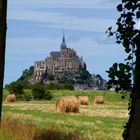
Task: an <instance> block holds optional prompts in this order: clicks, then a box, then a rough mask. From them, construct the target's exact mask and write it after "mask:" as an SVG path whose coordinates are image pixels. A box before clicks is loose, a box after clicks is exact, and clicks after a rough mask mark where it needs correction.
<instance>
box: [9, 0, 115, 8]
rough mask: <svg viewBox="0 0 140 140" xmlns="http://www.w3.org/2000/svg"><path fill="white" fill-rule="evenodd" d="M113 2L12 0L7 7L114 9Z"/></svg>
mask: <svg viewBox="0 0 140 140" xmlns="http://www.w3.org/2000/svg"><path fill="white" fill-rule="evenodd" d="M115 5H116V2H115V1H114V0H110V1H108V0H86V1H85V0H39V1H38V0H24V1H22V0H13V1H9V7H10V6H11V7H15V8H16V7H17V6H20V7H21V8H22V7H24V6H25V7H34V6H43V7H53V8H56V7H61V8H62V7H63V8H70V7H72V8H74V7H75V8H113V9H114V8H115Z"/></svg>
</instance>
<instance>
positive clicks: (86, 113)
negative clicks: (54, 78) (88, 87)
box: [3, 91, 128, 140]
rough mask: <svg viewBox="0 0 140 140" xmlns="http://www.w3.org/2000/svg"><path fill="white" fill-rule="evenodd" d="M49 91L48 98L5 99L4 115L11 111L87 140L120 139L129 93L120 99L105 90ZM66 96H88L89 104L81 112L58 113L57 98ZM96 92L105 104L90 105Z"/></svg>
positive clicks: (35, 122)
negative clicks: (49, 97)
mask: <svg viewBox="0 0 140 140" xmlns="http://www.w3.org/2000/svg"><path fill="white" fill-rule="evenodd" d="M26 92H30V91H26ZM52 94H53V99H52V100H51V101H29V102H22V101H17V102H15V103H5V102H4V103H3V117H4V116H5V115H7V114H8V115H9V114H10V115H11V116H12V117H16V118H18V117H20V118H22V120H24V121H25V122H31V123H33V124H35V125H37V126H38V127H39V128H42V127H47V126H50V125H51V126H53V127H55V128H57V129H58V130H62V131H64V132H66V133H68V132H71V131H74V132H76V133H78V134H81V135H82V136H84V137H85V139H87V140H122V132H123V126H124V125H125V123H126V122H127V119H128V110H127V104H128V95H127V96H126V98H125V99H124V100H122V98H121V96H122V94H118V93H115V92H107V91H52ZM66 95H87V96H88V97H89V105H81V106H80V113H57V112H56V111H55V101H56V98H57V97H59V96H66ZM95 95H102V96H104V99H105V103H104V104H101V105H93V102H92V99H93V97H94V96H95Z"/></svg>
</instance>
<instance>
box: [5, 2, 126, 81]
mask: <svg viewBox="0 0 140 140" xmlns="http://www.w3.org/2000/svg"><path fill="white" fill-rule="evenodd" d="M117 2H118V1H114V0H85V1H84V0H10V1H8V30H7V46H6V65H5V78H4V83H5V84H8V83H10V82H12V81H15V80H17V79H18V78H19V77H20V76H21V74H22V72H23V70H25V69H27V68H29V67H30V66H32V65H34V61H37V60H45V58H46V57H48V56H49V54H50V52H51V51H59V49H60V44H61V42H62V36H63V30H64V31H65V38H66V44H67V46H68V47H70V48H73V49H74V50H76V51H77V54H78V55H79V56H82V57H83V59H84V61H85V62H86V64H87V69H88V70H89V72H90V73H91V74H93V73H94V74H100V75H101V76H102V77H103V78H104V79H108V77H107V73H106V70H108V69H109V67H110V66H111V65H112V64H113V63H114V62H122V61H124V58H125V53H124V51H123V48H122V47H121V46H118V45H117V44H116V43H115V38H113V37H111V38H108V35H107V34H106V33H105V32H106V30H107V29H108V27H110V26H112V27H113V28H114V29H115V28H116V26H115V23H116V20H117V18H118V17H119V15H118V12H117V10H116V6H117V4H118V3H117Z"/></svg>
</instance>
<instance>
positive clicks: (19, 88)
mask: <svg viewBox="0 0 140 140" xmlns="http://www.w3.org/2000/svg"><path fill="white" fill-rule="evenodd" d="M23 88H24V86H23V84H22V82H20V81H19V82H12V83H10V84H9V85H7V86H6V89H8V90H9V91H10V92H11V93H15V94H16V95H18V94H20V95H21V94H23V93H24V92H23Z"/></svg>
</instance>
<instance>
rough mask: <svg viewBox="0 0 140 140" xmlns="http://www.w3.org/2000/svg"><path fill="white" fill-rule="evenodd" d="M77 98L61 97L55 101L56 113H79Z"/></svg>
mask: <svg viewBox="0 0 140 140" xmlns="http://www.w3.org/2000/svg"><path fill="white" fill-rule="evenodd" d="M79 106H80V102H79V98H78V97H77V96H63V97H59V98H58V99H57V101H56V111H57V112H75V113H77V112H79Z"/></svg>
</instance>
